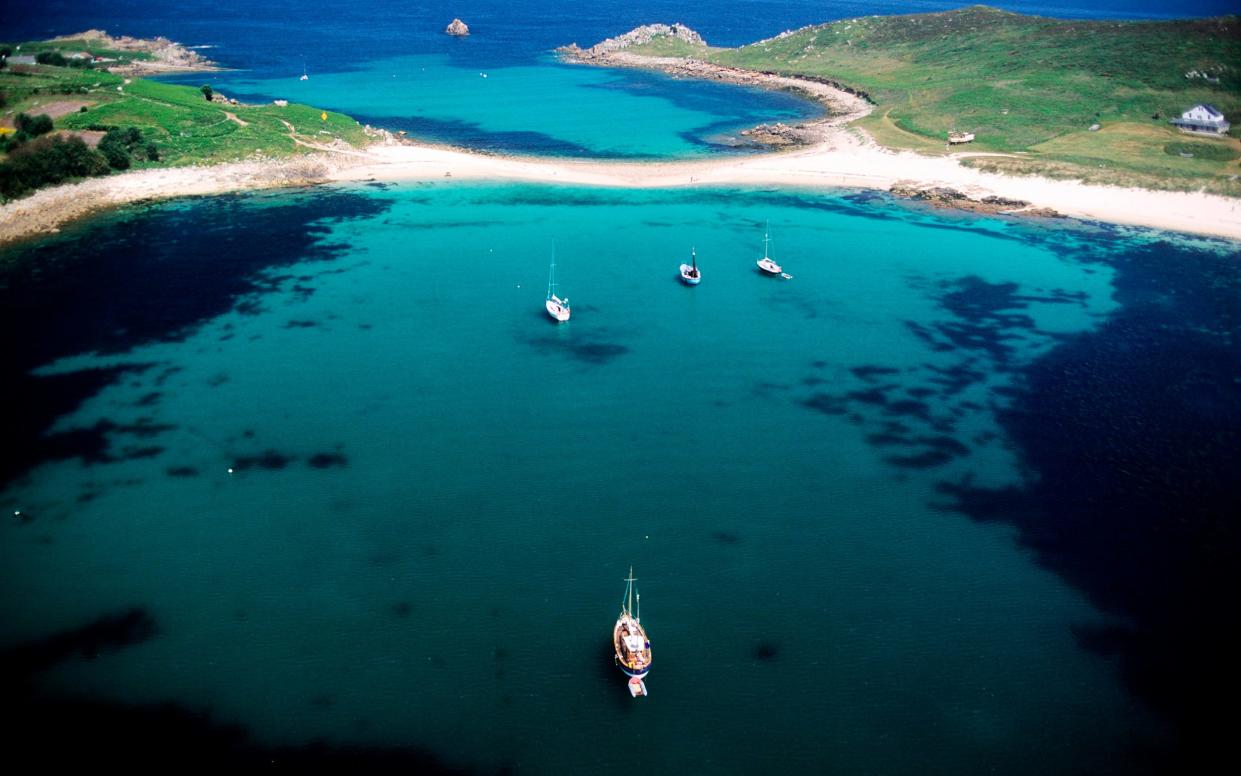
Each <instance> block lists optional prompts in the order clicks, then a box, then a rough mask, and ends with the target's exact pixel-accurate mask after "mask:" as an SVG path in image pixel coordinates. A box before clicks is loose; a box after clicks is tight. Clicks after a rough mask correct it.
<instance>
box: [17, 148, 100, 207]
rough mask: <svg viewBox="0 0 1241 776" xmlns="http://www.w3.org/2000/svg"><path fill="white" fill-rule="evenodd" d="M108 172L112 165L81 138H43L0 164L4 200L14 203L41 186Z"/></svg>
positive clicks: (18, 150)
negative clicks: (11, 200)
mask: <svg viewBox="0 0 1241 776" xmlns="http://www.w3.org/2000/svg"><path fill="white" fill-rule="evenodd" d="M107 171H108V163H107V162H106V161H104V158H103V157H102V156H101V155H100V154H99V153H97V152H95V151H92V150H91V149H90V148H89V147H88V146H87V145H86V144H85V143H83V142H82V140H81V138H76V137H71V138H68V139H66V138H63V137H41V138H39V139H38V140H33V141H31V142H29V143H26V144H24V145H22V146H21V147H20V148H16V149H14V150H13V151H11V152H10V153H9V158H8V159H7V160H6V161H5V162H4V163H3V164H0V196H3V197H5V198H6V199H12V198H13V197H19V196H21V195H22V194H25V193H27V192H29V191H33V190H34V189H37V188H39V187H41V186H48V185H51V184H54V183H61V182H62V181H65V180H68V179H69V178H86V177H90V176H92V175H103V174H105V173H107Z"/></svg>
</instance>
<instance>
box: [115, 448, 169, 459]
mask: <svg viewBox="0 0 1241 776" xmlns="http://www.w3.org/2000/svg"><path fill="white" fill-rule="evenodd" d="M163 452H164V448H163V447H160V446H159V445H148V446H146V447H126V448H123V449H122V450H121V453H120V455H119V456H116V458H120V459H123V460H126V461H133V460H138V459H141V458H154V457H155V456H157V455H159V454H160V453H163Z"/></svg>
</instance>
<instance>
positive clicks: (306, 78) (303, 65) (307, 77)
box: [297, 62, 310, 81]
mask: <svg viewBox="0 0 1241 776" xmlns="http://www.w3.org/2000/svg"><path fill="white" fill-rule="evenodd" d="M297 80H299V81H309V80H310V76H308V75H306V63H305V62H303V63H302V77H301V78H299V79H297Z"/></svg>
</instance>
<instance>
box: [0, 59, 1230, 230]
mask: <svg viewBox="0 0 1241 776" xmlns="http://www.w3.org/2000/svg"><path fill="white" fill-rule="evenodd" d="M707 67H712V66H707ZM695 75H697V76H699V77H702V76H703V74H697V73H696V74H695ZM743 77H744V78H745V79H746V82H747V83H750V84H755V83H757V82H762V83H763V84H765V85H766V86H768V87H769V88H776V89H784V90H789V89H794V90H797V91H801V92H802V93H804V94H806V95H808V96H811V97H812V98H814V99H817V100H819V101H820V102H821V103H823V104H824V106H825V107H826V108H827V109H828V110H829V115H828V116H827V117H826V118H824V119H823V120H820V121H817V122H811V124H810V127H809V128H810V129H812V130H813V137H814V140H813V142H812V143H811V144H809V145H806V146H803V147H799V148H795V149H791V150H783V151H772V152H767V153H755V154H754V155H750V156H728V157H727V158H719V159H703V160H689V161H650V162H614V161H601V160H578V159H558V158H547V157H517V156H500V155H492V154H481V153H474V152H470V151H465V150H461V149H454V148H447V147H442V146H432V145H424V144H417V143H409V142H397V141H396V140H395V139H393V138H392V137H391V136H390V135H386V133H384V134H385V137H386V140H384V141H382V142H378V143H375V144H373V145H371V146H369V147H367V148H365V149H360V150H358V149H349V150H344V149H340V148H330V147H328V146H323V145H319V144H316V143H313V142H308V140H307V139H301V138H295V139H297V140H298V142H299V143H300V144H301V145H303V146H308V147H310V149H311V150H312V151H313V153H309V154H307V155H305V156H300V157H295V158H292V159H287V160H266V161H254V162H244V163H235V164H223V165H217V166H209V167H185V168H170V169H160V170H143V171H135V172H129V173H125V174H122V175H114V176H110V177H107V178H96V179H91V180H87V181H83V182H81V183H77V184H72V185H67V186H59V187H55V188H52V189H47V190H43V191H39V192H37V193H35V194H33V195H32V196H30V197H27V198H25V199H20V200H16V201H14V202H10V203H7V204H5V205H4V206H2V207H0V244H2V243H7V242H12V241H15V240H21V239H26V238H31V237H35V236H38V235H41V234H47V233H49V232H54V231H56V230H57V229H58V228H59V227H60V226H62V225H63V224H65V223H66V222H68V221H71V220H74V219H77V218H81V217H83V216H86V215H88V214H90V213H93V212H97V211H99V210H103V209H107V208H113V207H118V206H121V205H125V204H129V203H134V202H140V201H144V200H151V199H158V198H168V197H178V196H193V195H210V194H221V193H225V192H230V191H240V190H246V189H257V188H271V187H277V186H290V185H306V184H313V183H325V182H332V181H362V180H380V181H419V180H445V179H452V180H494V181H525V182H534V183H550V184H572V185H582V186H605V187H616V188H675V187H687V186H690V187H692V186H742V187H772V186H788V187H797V188H807V189H831V188H863V189H875V190H880V191H889V190H892V189H893V188H894V187H895V188H897V189H898V190H901V191H903V192H905V193H908V192H909V191H910V190H911V189H914V190H926V189H951V190H954V191H955V192H959V193H960V194H961V195H964V199H960V200H958V201H957V204H959V205H961V206H963V207H964V208H965V209H982V210H984V211H985V212H1007V213H1021V212H1029V213H1031V214H1035V215H1047V214H1049V213H1051V212H1054V213H1056V214H1059V215H1062V216H1067V217H1071V218H1079V219H1084V220H1091V221H1103V222H1107V223H1112V224H1124V225H1132V226H1141V227H1150V228H1155V229H1164V230H1168V231H1175V232H1187V233H1191V234H1198V235H1207V236H1212V237H1224V238H1230V239H1234V240H1241V211H1238V207H1237V205H1238V201H1237V200H1236V199H1233V198H1229V197H1223V196H1218V195H1212V194H1205V193H1193V192H1169V191H1151V190H1145V189H1132V188H1118V187H1112V186H1096V185H1087V184H1084V183H1081V182H1079V181H1068V180H1051V179H1046V178H1038V177H1015V176H1003V175H997V174H994V173H987V172H982V171H979V170H976V169H972V168H969V167H965V166H963V165H962V164H961V163H960V159H962V158H965V157H968V156H970V155H971V154H969V153H962V154H955V155H949V156H936V157H931V156H923V155H920V154H916V153H913V152H894V151H890V150H887V149H884V148H882V147H879V146H877V145H876V144H875V143H874V142H873V141H871V140H870V139H869V137H867V136H866V135H865V134H864V133H863V132H861V131H859V130H855V129H850V128H849V127H847V126H844V125H845V124H847V123H848V122H849V121H852V120H853V119H854V118H856V117H857V116H858V115H864V113H865V111H866V110H867V106H866V105H865V103H864V101H863V100H860V99H859V98H858V97H857V96H856V95H853V94H848V93H845V92H843V91H840V90H837V89H834V88H832V87H830V86H828V85H825V84H822V83H818V82H813V81H805V82H798V79H792V78H786V77H778V76H763V75H762V74H754V73H744V72H743ZM986 198H1000V199H1001V200H1008V201H1014V202H1018V203H1025V204H1011V203H1005V204H1004V205H1003V206H1000V207H996V206H983V205H982V204H981V202H982V200H984V199H986ZM975 205H977V206H978V207H977V208H975V207H974V206H975Z"/></svg>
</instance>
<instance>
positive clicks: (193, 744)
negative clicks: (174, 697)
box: [0, 608, 466, 774]
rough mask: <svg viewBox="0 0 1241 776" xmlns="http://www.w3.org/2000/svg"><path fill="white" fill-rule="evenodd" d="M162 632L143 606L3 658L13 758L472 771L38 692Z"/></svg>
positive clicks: (408, 753) (243, 768)
mask: <svg viewBox="0 0 1241 776" xmlns="http://www.w3.org/2000/svg"><path fill="white" fill-rule="evenodd" d="M158 632H159V628H158V624H157V623H156V622H155V620H154V619H153V618H152V617H151V616H150V614H149V613H147V612H146V611H145V610H143V609H139V608H135V609H131V610H128V611H124V612H119V613H116V614H109V615H105V616H103V617H100V618H99V619H97V620H95V621H94V622H92V623H89V624H87V625H85V626H83V627H80V628H74V629H71V630H66V631H61V632H58V633H53V634H51V635H49V636H46V637H44V638H41V639H37V640H33V641H29V642H25V643H22V644H18V645H16V646H13V647H10V648H8V649H6V650H4V651H3V652H2V653H0V679H2V680H3V685H4V687H5V703H6V706H7V708H9V709H10V710H11V711H13V712H15V713H12V714H10V715H8V716H9V719H8V721H7V722H6V723H5V725H6V728H5V732H6V739H5V747H6V751H5V756H6V758H7V759H8V760H9V761H10V762H19V763H20V762H38V763H40V764H41V766H43V767H45V768H49V769H54V770H69V771H72V772H85V771H87V770H90V769H92V768H94V767H96V766H97V765H98V764H99V763H100V762H124V763H125V764H126V767H127V769H129V770H131V771H134V772H139V773H143V772H156V771H160V772H163V771H166V770H168V768H169V767H170V764H178V765H179V766H180V767H181V768H182V769H186V768H187V767H188V769H190V770H197V769H199V768H202V769H203V770H210V771H213V772H241V773H249V772H257V771H260V770H270V769H272V768H273V767H279V768H280V769H283V770H288V771H289V772H291V773H346V772H348V773H419V774H423V773H425V774H450V773H466V771H458V770H454V769H451V768H449V767H448V766H447V765H445V764H444V763H442V762H441V761H440V760H438V759H437V758H436V757H435V756H434V755H432V754H431V753H430V752H429V751H427V750H425V749H421V748H417V747H410V746H403V747H378V746H369V745H365V746H364V745H355V744H347V743H346V744H327V743H324V742H321V741H316V742H312V743H309V744H305V745H300V746H279V747H277V746H270V745H266V744H261V743H259V742H258V741H256V740H255V739H254V738H253V737H252V736H251V735H250V733H249V731H248V730H247V729H246V728H245V727H243V726H242V725H239V724H235V723H226V722H220V721H217V720H215V719H213V718H212V715H211V714H210V712H209V711H207V710H201V709H193V708H189V707H186V706H181V705H178V704H176V703H172V702H168V701H162V702H159V703H149V704H148V703H142V704H130V703H121V702H116V701H106V700H99V699H97V698H95V697H92V696H87V695H80V694H74V693H71V692H64V691H57V690H47V689H43V688H41V687H39V686H38V682H37V680H38V678H39V675H40V674H42V673H43V672H45V671H47V670H49V669H52V668H54V667H55V666H56V665H58V664H60V663H63V662H66V661H69V660H73V659H78V658H80V659H87V660H90V659H93V658H95V657H97V656H99V655H102V654H104V653H106V652H111V651H116V650H120V649H124V648H126V647H130V646H135V645H138V644H142V643H144V642H146V641H149V640H150V639H152V638H154V637H155V636H156V635H157V634H158ZM322 697H323V698H325V699H326V698H327V697H328V696H326V695H325V696H322ZM312 702H313V699H312ZM316 705H317V704H316ZM67 742H71V744H72V745H66V743H67ZM191 763H192V765H189V764H191Z"/></svg>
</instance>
